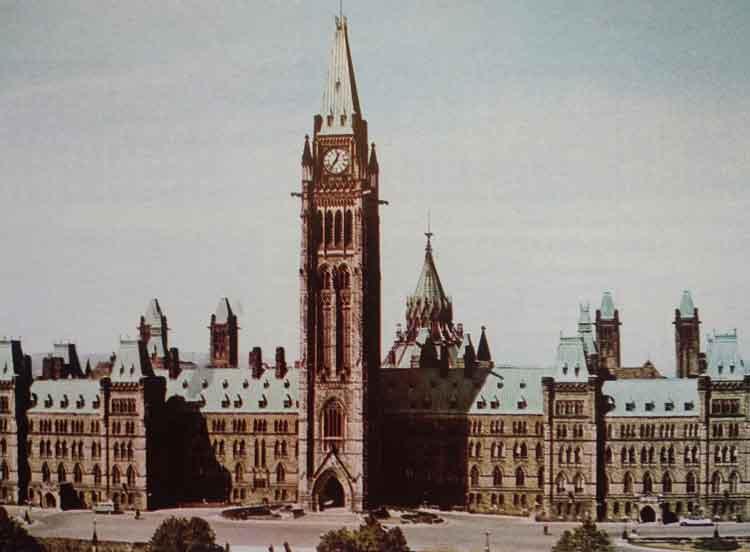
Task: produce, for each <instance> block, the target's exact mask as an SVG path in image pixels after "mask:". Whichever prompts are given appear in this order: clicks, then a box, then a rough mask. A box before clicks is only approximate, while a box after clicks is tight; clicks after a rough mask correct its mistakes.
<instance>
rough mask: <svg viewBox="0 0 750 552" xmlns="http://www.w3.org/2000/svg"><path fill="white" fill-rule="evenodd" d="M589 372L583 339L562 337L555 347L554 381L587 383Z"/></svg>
mask: <svg viewBox="0 0 750 552" xmlns="http://www.w3.org/2000/svg"><path fill="white" fill-rule="evenodd" d="M588 378H589V371H588V367H587V366H586V350H585V348H584V342H583V338H581V337H580V336H576V337H562V336H560V343H559V345H558V346H557V357H556V358H555V380H556V381H568V382H585V381H588Z"/></svg>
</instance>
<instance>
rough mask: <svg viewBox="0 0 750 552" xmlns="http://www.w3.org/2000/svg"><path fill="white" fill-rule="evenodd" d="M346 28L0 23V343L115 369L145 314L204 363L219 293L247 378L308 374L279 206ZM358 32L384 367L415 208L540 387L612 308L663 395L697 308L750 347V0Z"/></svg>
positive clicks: (71, 10)
mask: <svg viewBox="0 0 750 552" xmlns="http://www.w3.org/2000/svg"><path fill="white" fill-rule="evenodd" d="M338 8H339V6H338V2H337V1H336V0H319V1H315V2H309V1H308V2H302V1H298V2H295V1H289V2H280V1H266V2H261V1H249V0H244V1H239V0H228V1H225V2H221V3H214V2H193V1H177V0H167V1H164V2H146V1H140V0H130V1H128V2H118V1H114V0H104V1H93V0H92V1H77V0H70V1H67V2H43V1H39V2H20V1H19V2H12V1H7V0H0V197H1V198H2V200H1V201H0V206H1V208H2V216H1V217H0V251H2V252H3V255H2V261H0V284H1V285H0V305H1V307H0V335H10V336H17V337H20V338H21V339H22V341H23V347H24V350H25V351H26V352H28V353H40V352H46V351H51V349H52V343H53V342H54V341H58V340H61V339H68V340H74V341H75V342H76V343H77V345H78V349H79V351H85V352H103V353H106V352H110V351H113V350H116V348H117V343H118V338H119V336H120V335H133V334H135V331H136V330H135V328H136V325H137V322H138V319H139V316H140V315H141V314H142V313H143V312H144V311H145V308H146V305H147V303H148V301H149V299H150V298H152V297H158V298H159V301H160V303H161V305H162V307H163V309H164V311H165V313H166V315H167V316H168V318H169V325H170V327H171V332H170V343H171V345H173V346H177V347H179V348H180V350H181V351H185V352H187V351H201V352H204V351H206V350H207V348H208V343H209V341H208V330H207V329H206V327H207V325H208V322H209V318H210V313H211V312H213V310H214V309H215V308H216V304H217V302H218V300H219V298H220V297H222V296H228V297H230V298H231V300H232V301H233V302H234V303H235V305H237V308H238V309H239V310H240V314H241V316H240V325H241V327H242V330H241V332H240V349H241V350H242V351H243V357H244V356H245V353H244V351H247V350H249V349H250V348H252V347H253V346H256V345H259V346H261V347H263V348H264V350H265V351H268V352H267V353H266V355H267V356H269V355H271V354H272V351H273V348H274V347H276V346H277V345H283V346H285V347H286V348H287V351H288V352H287V358H297V352H298V342H299V330H298V327H299V302H298V293H299V290H298V285H299V284H298V268H299V267H298V263H299V256H298V248H299V241H300V222H299V203H298V201H299V200H297V199H294V198H292V197H291V196H290V193H291V192H293V191H297V190H299V188H300V155H301V152H302V145H303V139H304V135H305V134H306V133H311V132H312V123H313V116H314V115H315V114H316V113H317V112H318V111H319V110H320V104H321V97H322V93H323V83H324V81H325V76H326V71H327V66H328V53H329V50H330V47H331V45H332V43H333V34H334V16H335V15H336V13H337V12H338ZM344 12H345V14H346V16H347V18H348V21H349V38H350V43H351V48H352V55H353V61H354V67H355V73H356V78H357V85H358V89H359V95H360V100H361V103H362V109H363V111H364V116H365V118H366V119H367V120H368V122H369V132H370V139H371V140H374V141H375V142H376V143H377V148H378V159H379V162H380V168H381V173H380V182H381V195H382V197H383V198H384V199H386V200H388V201H389V205H388V206H385V207H383V208H382V212H381V220H382V242H381V248H382V249H381V254H382V271H383V285H382V293H383V313H382V314H383V354H384V355H385V352H386V351H387V348H388V346H389V344H390V342H391V341H392V337H393V333H394V330H395V325H396V323H398V322H401V321H402V320H403V318H404V310H405V298H406V295H407V294H408V293H410V292H412V291H413V289H414V287H415V285H416V282H417V278H418V276H419V272H420V269H421V266H422V261H423V256H424V242H425V238H424V235H423V233H424V231H425V227H426V219H427V212H428V211H429V212H430V213H431V218H432V230H433V232H434V233H435V238H434V239H433V246H434V249H435V260H436V264H437V267H438V270H439V273H440V276H441V279H442V282H443V285H444V287H445V289H446V291H447V292H448V293H449V294H450V295H451V296H452V299H453V304H454V316H455V318H456V320H457V321H462V322H463V323H464V327H465V329H466V330H467V331H469V332H470V333H472V334H474V335H476V336H478V334H479V332H480V327H481V326H482V325H486V326H487V332H488V337H489V338H490V345H491V349H492V353H493V357H494V359H495V360H496V361H499V362H504V363H514V364H522V365H542V366H546V365H549V364H551V362H552V361H553V359H554V356H555V351H556V347H557V342H558V338H559V336H560V333H561V332H563V333H565V334H572V333H574V332H575V330H576V322H577V317H578V305H579V303H582V302H590V303H591V305H592V311H593V309H595V308H596V307H597V306H598V305H599V303H600V300H601V295H602V292H603V291H605V290H606V291H611V292H612V293H613V294H614V298H615V302H616V305H617V307H618V309H619V311H620V317H621V319H622V322H623V326H622V348H623V362H624V364H626V365H640V364H642V363H643V362H644V361H645V360H647V359H651V360H652V361H653V362H654V363H655V364H656V366H657V368H659V369H660V370H662V372H664V373H665V374H668V375H669V374H672V373H673V372H674V363H675V361H674V329H673V326H672V321H673V319H674V309H675V308H676V306H677V305H678V304H679V300H680V296H681V294H682V290H683V289H690V290H691V291H692V294H693V298H694V300H695V303H696V306H697V307H698V308H699V309H700V316H701V319H702V321H703V324H702V330H703V332H704V335H705V334H706V333H707V332H710V331H713V330H718V331H722V330H726V329H732V328H737V330H738V331H739V332H740V345H741V347H742V344H743V342H744V343H748V340H747V336H748V334H750V310H749V309H748V307H749V306H750V299H749V298H748V293H747V292H748V289H749V288H750V282H748V278H747V275H748V272H749V269H750V260H749V259H748V254H747V252H748V251H750V210H749V209H748V207H749V202H750V191H748V186H747V184H748V177H750V148H748V144H750V71H748V61H747V52H750V3H749V2H746V1H737V2H730V1H723V2H722V1H717V2H703V1H688V0H679V1H668V0H663V1H654V2H638V1H632V2H614V1H613V2H602V1H591V2H588V1H580V2H575V3H570V2H565V1H559V2H557V1H539V2H533V3H531V2H499V1H497V2H496V1H466V2H463V1H462V2H458V1H456V2H447V1H437V0H436V1H433V2H426V1H414V2H403V1H379V2H364V1H355V0H347V1H346V2H344ZM749 347H750V346H749ZM746 350H750V349H747V348H746ZM748 354H750V353H748ZM269 358H270V356H269ZM243 360H244V359H243Z"/></svg>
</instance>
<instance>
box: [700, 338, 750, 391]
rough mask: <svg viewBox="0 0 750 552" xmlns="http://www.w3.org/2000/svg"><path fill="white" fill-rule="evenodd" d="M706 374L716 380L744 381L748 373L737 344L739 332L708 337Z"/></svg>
mask: <svg viewBox="0 0 750 552" xmlns="http://www.w3.org/2000/svg"><path fill="white" fill-rule="evenodd" d="M707 339H708V348H707V351H706V357H707V360H708V362H707V367H706V374H707V375H709V376H711V379H714V380H742V379H743V378H744V377H745V374H746V373H747V372H746V371H745V362H744V361H743V360H742V356H741V355H740V351H739V346H738V343H737V330H734V331H731V332H726V333H715V334H713V335H709V336H708V338H707Z"/></svg>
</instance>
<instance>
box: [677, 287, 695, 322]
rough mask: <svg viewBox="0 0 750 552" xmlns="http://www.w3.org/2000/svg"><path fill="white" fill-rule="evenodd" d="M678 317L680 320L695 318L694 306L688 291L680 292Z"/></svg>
mask: <svg viewBox="0 0 750 552" xmlns="http://www.w3.org/2000/svg"><path fill="white" fill-rule="evenodd" d="M680 316H681V317H682V318H693V316H695V305H694V304H693V297H692V296H691V295H690V291H689V290H687V289H686V290H685V291H683V292H682V300H681V301H680Z"/></svg>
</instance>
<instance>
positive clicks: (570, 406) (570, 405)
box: [555, 368, 583, 416]
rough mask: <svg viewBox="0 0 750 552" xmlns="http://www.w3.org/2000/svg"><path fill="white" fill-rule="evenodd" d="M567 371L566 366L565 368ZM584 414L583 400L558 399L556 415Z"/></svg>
mask: <svg viewBox="0 0 750 552" xmlns="http://www.w3.org/2000/svg"><path fill="white" fill-rule="evenodd" d="M563 372H565V368H563ZM581 415H583V401H568V400H566V401H556V402H555V416H581Z"/></svg>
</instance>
